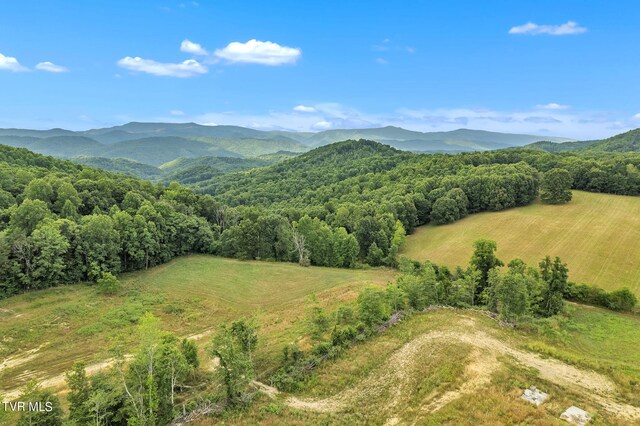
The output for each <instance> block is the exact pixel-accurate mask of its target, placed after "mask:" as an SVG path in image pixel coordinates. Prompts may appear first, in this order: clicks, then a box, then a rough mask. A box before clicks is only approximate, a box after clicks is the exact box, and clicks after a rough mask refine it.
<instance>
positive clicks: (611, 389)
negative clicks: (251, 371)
mask: <svg viewBox="0 0 640 426" xmlns="http://www.w3.org/2000/svg"><path fill="white" fill-rule="evenodd" d="M434 341H445V342H452V341H457V342H461V343H463V344H467V345H470V346H472V347H473V348H474V350H473V351H472V353H471V355H470V357H469V358H470V362H469V364H467V366H466V367H465V372H464V378H465V381H464V383H463V384H462V386H460V387H459V388H458V389H455V390H452V391H447V392H444V393H442V394H437V393H432V394H431V395H428V396H427V397H426V398H425V400H424V401H423V403H422V408H421V411H420V414H419V415H418V418H420V417H421V416H422V415H427V414H429V413H433V412H435V411H437V410H439V409H441V408H442V407H444V406H445V405H447V404H449V403H450V402H453V401H455V400H456V399H458V398H460V397H461V396H463V395H465V394H469V393H473V392H476V391H478V390H480V389H482V388H483V387H486V386H487V385H488V384H489V383H490V382H491V376H492V374H493V373H494V372H495V371H497V370H498V369H499V368H500V365H501V364H500V361H499V360H498V358H497V357H498V355H502V356H509V357H511V358H513V359H515V360H516V361H517V362H518V363H520V364H522V365H525V366H527V367H531V368H535V369H536V370H538V372H539V373H538V374H539V376H540V378H542V379H544V380H547V381H549V382H552V383H555V384H558V385H561V386H563V387H567V388H570V389H574V390H577V391H580V392H582V393H587V394H588V395H589V398H590V399H592V400H594V401H595V402H597V403H598V404H600V405H601V406H602V407H603V408H604V409H605V410H607V411H608V412H610V413H611V414H613V415H614V416H617V417H621V418H625V419H629V420H640V408H639V407H635V406H633V405H629V404H626V403H622V402H618V401H616V400H615V399H614V396H615V395H616V393H617V388H616V385H615V384H614V383H613V382H612V381H611V380H610V379H609V378H608V377H606V376H604V375H602V374H599V373H596V372H594V371H588V370H582V369H579V368H576V367H574V366H572V365H568V364H565V363H563V362H561V361H558V360H555V359H551V358H543V357H541V356H540V355H537V354H535V353H532V352H528V351H523V350H520V349H517V348H514V347H512V346H509V345H508V344H506V343H504V342H503V341H501V340H498V339H496V338H495V337H493V336H491V335H489V334H487V333H484V332H480V331H478V332H457V331H452V332H431V333H427V334H424V335H422V336H420V337H417V338H416V339H414V340H412V341H411V342H409V343H407V344H405V345H404V346H403V347H401V348H400V349H398V350H397V351H395V352H394V353H393V354H392V355H391V357H390V358H389V359H388V360H387V361H386V362H385V363H384V365H382V366H381V367H379V368H378V369H377V370H376V371H374V372H373V373H371V374H369V375H368V376H367V377H366V378H365V379H363V380H362V381H361V382H359V383H358V384H356V385H355V386H353V387H351V388H348V389H345V390H343V391H341V392H338V393H337V394H335V395H332V396H330V397H328V398H323V399H300V398H297V397H294V396H290V397H288V398H287V399H286V403H287V405H289V406H290V407H293V408H297V409H302V410H310V411H317V412H325V413H328V412H339V411H342V410H344V409H345V408H346V407H348V406H350V405H353V404H354V403H357V402H358V401H366V399H367V395H368V394H371V393H373V392H375V393H378V394H379V393H380V392H382V391H387V392H389V398H388V403H387V407H385V408H386V410H385V411H388V412H390V413H394V409H395V408H396V407H397V405H398V403H399V401H400V396H401V395H402V393H403V392H404V391H409V389H406V388H407V385H408V382H409V376H408V372H409V369H410V368H411V365H412V364H414V360H415V359H416V358H417V356H418V354H424V351H429V350H432V351H433V350H435V348H434V345H432V343H433V342H434ZM255 384H256V386H258V387H259V388H260V389H262V390H263V391H265V392H266V393H267V394H268V395H269V396H271V397H275V396H276V395H278V390H277V389H275V388H272V387H270V386H267V385H265V384H263V383H258V382H255ZM383 389H384V390H383ZM398 421H399V419H398V418H397V417H393V416H392V417H390V418H389V420H388V421H387V424H388V425H392V424H396V423H397V422H398ZM415 421H416V422H417V421H418V419H416V420H415Z"/></svg>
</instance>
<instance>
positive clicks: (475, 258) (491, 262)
mask: <svg viewBox="0 0 640 426" xmlns="http://www.w3.org/2000/svg"><path fill="white" fill-rule="evenodd" d="M473 248H474V251H473V255H472V256H471V262H470V263H471V267H473V268H475V269H477V270H478V271H480V281H479V282H478V287H477V289H476V294H481V293H482V292H483V291H484V289H485V288H486V287H487V280H488V276H489V271H490V270H491V269H493V268H495V267H499V266H503V265H504V263H503V262H502V261H501V260H500V259H498V258H497V257H496V254H495V252H496V250H497V249H498V245H497V244H496V242H495V241H492V240H485V239H481V240H477V241H475V242H474V243H473Z"/></svg>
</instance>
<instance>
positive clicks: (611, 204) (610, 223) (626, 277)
mask: <svg viewBox="0 0 640 426" xmlns="http://www.w3.org/2000/svg"><path fill="white" fill-rule="evenodd" d="M480 238H488V239H492V240H495V241H496V242H497V243H498V252H497V254H498V257H499V258H500V259H502V260H503V261H504V262H505V263H506V262H508V261H510V260H511V259H514V258H521V259H522V260H524V261H525V262H526V263H528V264H529V265H537V264H538V262H539V261H540V260H541V259H542V258H543V257H544V256H546V255H550V256H552V257H553V256H560V258H561V259H562V261H563V262H566V263H567V265H568V266H569V279H570V280H572V281H575V282H577V283H588V284H591V285H596V286H598V287H602V288H604V289H607V290H614V289H619V288H622V287H629V288H630V289H631V290H632V291H634V292H635V293H636V294H637V295H640V197H627V196H620V195H608V194H593V193H589V192H580V191H573V200H572V201H571V202H570V203H568V204H565V205H561V206H550V205H543V204H540V203H539V202H536V203H534V204H532V205H529V206H526V207H520V208H516V209H511V210H506V211H502V212H488V213H478V214H474V215H471V216H469V217H467V218H465V219H462V220H460V221H457V222H454V223H452V224H449V225H443V226H431V225H429V226H424V227H421V228H419V229H418V230H417V231H416V232H415V234H413V235H411V236H409V238H408V241H407V245H406V248H405V249H404V251H403V254H404V255H406V256H408V257H410V258H412V259H417V260H431V261H433V262H435V263H438V264H444V265H447V266H450V267H455V266H457V265H461V266H466V265H467V264H468V263H469V259H470V258H471V254H472V252H473V242H474V241H475V240H477V239H480Z"/></svg>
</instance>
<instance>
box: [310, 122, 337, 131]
mask: <svg viewBox="0 0 640 426" xmlns="http://www.w3.org/2000/svg"><path fill="white" fill-rule="evenodd" d="M332 127H333V125H332V124H331V123H330V122H328V121H324V120H322V121H318V122H317V123H315V124H314V125H313V126H311V129H312V130H328V129H330V128H332Z"/></svg>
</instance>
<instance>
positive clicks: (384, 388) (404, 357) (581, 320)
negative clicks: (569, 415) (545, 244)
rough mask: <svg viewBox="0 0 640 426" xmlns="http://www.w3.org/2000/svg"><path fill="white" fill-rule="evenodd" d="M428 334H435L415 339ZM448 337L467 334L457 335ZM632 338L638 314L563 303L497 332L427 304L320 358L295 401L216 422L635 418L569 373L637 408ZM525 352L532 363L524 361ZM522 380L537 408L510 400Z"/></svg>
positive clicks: (269, 402)
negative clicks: (582, 413) (559, 312)
mask: <svg viewBox="0 0 640 426" xmlns="http://www.w3.org/2000/svg"><path fill="white" fill-rule="evenodd" d="M433 335H441V336H442V338H441V339H435V340H428V339H425V336H433ZM455 335H462V336H467V335H468V336H470V337H473V336H476V337H475V340H473V339H470V340H469V341H460V340H456V339H455V338H453V337H452V336H455ZM492 340H495V341H498V342H499V343H497V344H494V343H492ZM487 341H488V342H487ZM483 342H485V343H484V344H483ZM478 345H479V346H478ZM638 345H640V317H638V316H637V315H635V316H634V315H622V314H616V313H612V312H610V311H605V310H602V309H598V308H591V307H583V306H576V305H574V306H570V307H569V308H568V313H567V315H565V316H562V317H559V318H557V319H554V320H553V321H541V322H538V323H536V324H535V325H534V326H532V328H531V329H529V330H512V329H507V328H504V327H501V326H500V325H498V324H497V323H496V322H495V321H493V320H491V319H489V318H487V317H486V316H483V315H479V314H477V313H474V312H470V311H461V310H434V311H429V312H426V313H421V314H417V315H415V316H413V317H412V318H410V319H409V320H407V321H405V322H402V323H400V324H399V325H398V326H396V327H393V328H391V329H389V330H388V331H387V332H385V333H384V334H382V335H380V336H378V337H376V338H374V339H372V340H370V341H367V342H365V343H362V344H359V345H356V346H355V347H353V348H351V349H350V350H349V351H348V352H347V353H346V354H344V355H343V356H342V357H341V358H339V359H338V360H337V361H334V362H330V363H325V364H323V365H321V366H320V367H319V368H318V370H317V372H316V373H315V375H314V377H313V379H312V380H311V381H310V383H309V385H308V386H307V387H306V388H305V389H304V390H303V391H302V392H300V393H298V394H296V395H294V396H293V397H294V398H295V399H296V401H297V400H302V401H306V405H305V406H304V407H301V406H300V405H299V404H298V405H296V404H293V405H292V396H291V395H287V394H280V395H278V397H277V398H276V399H269V398H267V397H264V398H262V400H261V401H260V402H259V403H257V404H255V405H254V406H252V407H251V408H250V409H249V410H248V411H244V412H239V413H235V414H231V415H229V416H228V418H227V419H226V423H225V424H238V425H240V424H247V423H250V424H254V423H260V424H266V425H277V424H291V425H306V424H344V425H347V424H372V425H383V424H421V425H422V424H424V425H442V424H445V425H467V424H468V425H474V424H532V425H562V424H566V423H564V422H563V421H561V420H559V416H560V414H561V413H562V412H563V411H564V410H565V409H566V408H568V407H569V406H571V405H576V406H578V407H581V408H583V409H585V410H587V411H588V412H589V413H590V414H591V415H592V416H593V421H592V423H590V424H595V425H602V424H608V425H609V424H619V425H623V424H636V422H640V417H639V418H636V420H631V419H629V418H624V417H619V416H618V414H619V412H618V411H617V408H615V407H609V409H607V408H605V406H604V404H605V403H606V402H603V401H604V400H602V399H599V396H598V395H600V393H602V388H600V390H598V386H601V385H600V384H594V383H591V384H588V386H591V387H592V390H591V392H589V391H586V390H585V388H584V387H582V385H576V384H575V383H574V380H575V382H580V381H581V380H580V379H576V376H574V375H573V374H574V372H575V371H578V372H580V374H585V375H587V376H589V375H595V377H596V378H600V379H601V380H602V382H603V383H604V384H606V383H613V384H612V385H611V386H612V389H613V390H609V391H608V392H604V393H605V397H606V398H610V400H611V401H613V404H616V403H620V404H622V405H624V406H625V407H626V408H625V409H630V410H632V411H633V412H635V413H636V415H638V414H639V413H640V408H638V407H640V397H639V396H638V395H639V391H640V384H639V383H640V353H639V352H638V350H637V348H638ZM501 347H505V348H511V349H509V350H510V351H511V352H509V351H507V352H505V351H504V350H500V348H501ZM522 354H524V355H525V356H524V357H522ZM528 355H530V356H531V357H533V359H534V360H539V362H540V363H542V367H540V366H538V368H535V366H532V365H528V364H527V363H528V362H529V363H530V362H531V361H530V360H529V359H528V358H527V356H528ZM547 362H548V363H549V365H550V367H549V369H548V370H547V369H546V368H545V367H544V366H545V365H546V364H545V363H547ZM545 370H546V371H545ZM563 375H566V377H565V379H564V380H560V379H559V378H558V377H562V376H563ZM556 376H558V377H556ZM585 383H588V381H587V380H586V381H585ZM531 385H535V386H537V387H538V388H540V389H541V390H543V391H544V392H547V393H549V395H550V398H549V399H548V401H547V402H545V403H544V404H543V405H542V406H540V407H535V406H534V405H532V404H530V403H528V402H525V401H523V400H522V399H520V395H521V394H522V391H523V389H526V388H528V387H530V386H531ZM594 389H595V390H594ZM320 410H322V411H320ZM621 411H622V410H621ZM215 423H216V422H215V421H213V420H207V419H202V420H201V421H199V422H197V423H196V424H199V425H202V426H204V425H212V424H215Z"/></svg>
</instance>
